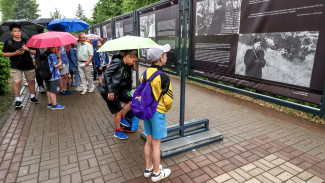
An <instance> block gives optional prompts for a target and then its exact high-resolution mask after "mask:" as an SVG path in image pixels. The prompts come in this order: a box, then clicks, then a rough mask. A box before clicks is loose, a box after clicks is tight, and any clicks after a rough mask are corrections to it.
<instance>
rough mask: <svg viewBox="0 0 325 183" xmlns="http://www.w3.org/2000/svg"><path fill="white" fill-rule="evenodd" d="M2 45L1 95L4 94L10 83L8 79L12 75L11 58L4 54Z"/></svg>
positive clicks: (0, 49) (0, 65)
mask: <svg viewBox="0 0 325 183" xmlns="http://www.w3.org/2000/svg"><path fill="white" fill-rule="evenodd" d="M2 47H3V45H0V95H3V94H4V93H5V91H6V87H7V85H8V79H9V77H10V68H9V62H10V60H9V58H8V57H4V56H3V55H2Z"/></svg>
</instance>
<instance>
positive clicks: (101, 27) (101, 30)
mask: <svg viewBox="0 0 325 183" xmlns="http://www.w3.org/2000/svg"><path fill="white" fill-rule="evenodd" d="M99 30H100V35H99V36H100V37H101V38H103V37H104V34H103V23H102V22H101V23H99Z"/></svg>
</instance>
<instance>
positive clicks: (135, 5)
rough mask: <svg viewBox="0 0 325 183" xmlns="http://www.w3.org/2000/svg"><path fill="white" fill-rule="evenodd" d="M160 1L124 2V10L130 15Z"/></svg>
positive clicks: (136, 0)
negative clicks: (131, 12)
mask: <svg viewBox="0 0 325 183" xmlns="http://www.w3.org/2000/svg"><path fill="white" fill-rule="evenodd" d="M158 1H159V0H124V1H123V3H122V8H123V11H124V13H128V12H130V11H133V10H136V9H139V8H142V7H144V6H147V5H150V4H152V3H155V2H158Z"/></svg>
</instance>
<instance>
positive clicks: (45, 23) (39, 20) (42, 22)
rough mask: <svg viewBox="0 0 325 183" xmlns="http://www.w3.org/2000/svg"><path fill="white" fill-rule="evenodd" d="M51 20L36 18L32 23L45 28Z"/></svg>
mask: <svg viewBox="0 0 325 183" xmlns="http://www.w3.org/2000/svg"><path fill="white" fill-rule="evenodd" d="M52 20H54V18H38V19H35V20H33V21H32V22H33V23H35V24H40V25H43V26H44V27H46V26H47V25H48V24H49V23H50V22H51V21H52Z"/></svg>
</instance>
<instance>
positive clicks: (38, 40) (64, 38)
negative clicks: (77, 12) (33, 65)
mask: <svg viewBox="0 0 325 183" xmlns="http://www.w3.org/2000/svg"><path fill="white" fill-rule="evenodd" d="M76 42H77V39H76V38H75V37H74V36H73V35H71V34H70V33H68V32H46V33H42V34H37V35H34V36H32V37H31V38H30V40H29V41H28V42H27V44H26V46H27V47H32V48H48V47H56V46H65V45H68V44H71V43H76Z"/></svg>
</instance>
